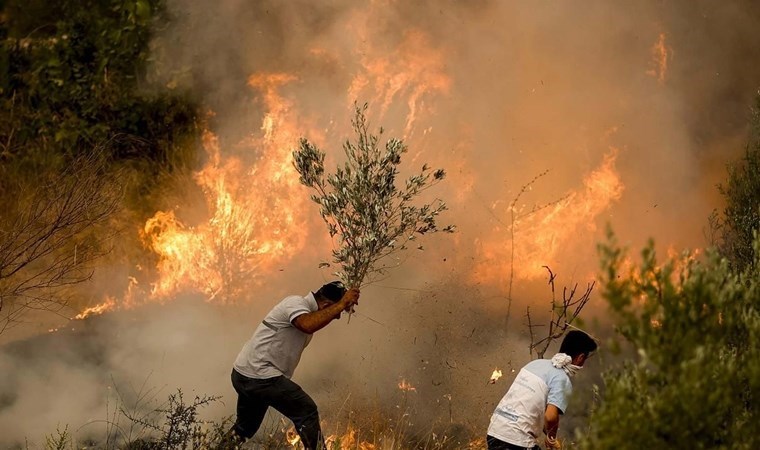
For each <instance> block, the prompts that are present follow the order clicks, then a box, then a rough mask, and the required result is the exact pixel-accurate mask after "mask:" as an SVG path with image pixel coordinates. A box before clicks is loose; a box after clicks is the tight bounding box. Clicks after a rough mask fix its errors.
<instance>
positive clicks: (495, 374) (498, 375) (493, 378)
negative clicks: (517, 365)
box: [489, 369, 502, 384]
mask: <svg viewBox="0 0 760 450" xmlns="http://www.w3.org/2000/svg"><path fill="white" fill-rule="evenodd" d="M501 376H502V373H501V370H499V369H494V370H493V373H492V374H491V380H490V381H489V383H491V384H495V383H496V382H497V381H499V378H501Z"/></svg>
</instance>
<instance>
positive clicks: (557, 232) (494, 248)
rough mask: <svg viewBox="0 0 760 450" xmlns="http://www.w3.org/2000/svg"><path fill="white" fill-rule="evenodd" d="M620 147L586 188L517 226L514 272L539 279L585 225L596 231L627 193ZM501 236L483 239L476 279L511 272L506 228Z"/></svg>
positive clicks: (499, 277) (587, 180)
mask: <svg viewBox="0 0 760 450" xmlns="http://www.w3.org/2000/svg"><path fill="white" fill-rule="evenodd" d="M616 157H617V150H616V149H612V150H611V151H610V152H609V153H608V154H607V155H605V157H604V160H603V161H602V164H601V165H600V166H599V167H598V168H597V169H596V170H594V171H592V172H591V173H589V174H588V175H587V176H586V177H585V178H584V180H583V189H580V190H576V191H572V192H569V193H568V194H567V195H566V196H565V197H563V199H562V200H561V201H559V202H557V203H556V204H554V205H552V206H550V207H548V208H545V209H543V210H540V211H538V212H536V213H535V214H532V215H528V216H527V217H525V219H522V220H518V221H517V222H516V223H515V224H514V227H515V228H516V229H517V233H516V235H517V238H516V239H515V242H514V275H515V277H516V278H521V279H536V278H539V277H541V276H543V275H544V273H545V272H543V271H542V270H543V269H542V266H543V265H546V264H549V265H551V264H552V262H553V261H554V260H555V258H556V257H557V255H558V253H559V251H560V250H561V248H562V246H563V245H565V244H566V243H567V242H568V241H569V240H570V239H571V238H572V237H573V236H576V235H578V233H579V232H581V230H583V229H584V228H585V229H586V230H590V231H593V230H594V229H595V219H596V218H597V216H599V215H600V214H601V213H602V212H604V211H605V210H606V209H607V208H609V206H610V205H611V204H612V202H614V201H615V200H617V199H619V198H620V196H621V195H622V193H623V183H622V181H621V180H620V176H619V174H618V172H617V170H616V168H615V159H616ZM500 234H501V235H502V236H500V237H499V238H498V240H497V239H491V240H484V241H483V246H482V247H483V250H482V251H483V253H484V256H485V258H484V260H485V262H484V263H481V264H479V265H478V266H476V268H475V271H474V274H473V278H475V281H479V282H502V281H503V280H504V279H505V277H506V276H507V275H508V274H509V273H510V263H509V262H510V254H509V249H510V248H511V247H510V245H509V244H508V243H506V244H505V243H504V241H503V239H504V236H503V235H504V234H507V233H506V232H505V231H504V230H500Z"/></svg>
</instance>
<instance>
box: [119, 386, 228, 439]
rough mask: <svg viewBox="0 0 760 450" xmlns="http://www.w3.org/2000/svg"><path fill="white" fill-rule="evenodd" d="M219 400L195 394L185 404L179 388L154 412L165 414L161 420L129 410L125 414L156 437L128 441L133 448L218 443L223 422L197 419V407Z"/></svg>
mask: <svg viewBox="0 0 760 450" xmlns="http://www.w3.org/2000/svg"><path fill="white" fill-rule="evenodd" d="M217 400H219V397H213V396H212V397H209V396H205V395H204V396H203V397H198V396H196V397H195V399H194V400H193V401H192V403H186V402H185V400H184V397H183V395H182V390H180V389H178V390H177V393H176V394H171V395H169V400H168V403H167V405H166V406H165V407H164V408H160V409H156V410H155V411H154V413H156V415H160V416H162V420H160V421H156V420H151V419H150V418H149V417H145V416H143V417H138V416H136V415H133V414H130V413H129V412H126V411H122V413H123V414H124V415H125V416H126V417H127V418H128V419H129V420H131V421H132V422H133V423H136V424H138V425H141V426H143V427H145V429H146V430H148V431H149V432H151V434H152V435H155V437H154V438H140V439H137V440H135V441H132V442H130V443H128V445H127V447H128V448H130V449H162V450H173V449H183V450H184V449H189V448H193V449H194V448H208V447H210V446H212V443H216V444H217V445H219V443H220V442H222V440H223V438H224V431H223V427H224V425H225V424H226V422H223V423H222V424H211V427H210V429H209V427H208V426H207V425H209V424H208V423H206V422H204V421H201V420H200V419H199V418H198V410H199V409H200V408H202V407H204V406H207V405H209V404H210V403H212V402H215V401H217Z"/></svg>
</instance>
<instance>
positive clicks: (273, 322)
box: [234, 292, 318, 379]
mask: <svg viewBox="0 0 760 450" xmlns="http://www.w3.org/2000/svg"><path fill="white" fill-rule="evenodd" d="M317 309H318V306H317V301H316V300H315V299H314V294H312V293H311V292H310V293H309V294H307V295H306V296H305V297H301V296H300V295H292V296H289V297H285V299H284V300H282V301H281V302H280V303H278V304H277V305H276V306H275V307H274V308H272V310H271V311H270V312H269V314H267V316H266V318H265V319H264V320H263V321H262V322H261V323H260V324H259V326H258V328H256V331H255V332H254V333H253V337H251V339H250V340H249V341H248V342H246V344H245V345H244V346H243V349H242V350H241V351H240V353H239V354H238V356H237V358H236V359H235V364H234V367H235V370H236V371H237V372H238V373H240V374H241V375H245V376H247V377H249V378H259V379H262V378H272V377H278V376H280V375H285V376H286V377H287V378H290V377H292V376H293V371H294V370H295V369H296V366H297V365H298V361H300V360H301V353H303V349H304V348H306V346H307V345H308V344H309V341H310V340H311V335H310V334H308V333H304V332H303V331H301V330H299V329H298V328H296V327H294V326H293V323H292V322H293V319H295V318H296V317H298V316H300V315H302V314H306V313H310V312H314V311H316V310H317Z"/></svg>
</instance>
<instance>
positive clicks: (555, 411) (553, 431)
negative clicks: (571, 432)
mask: <svg viewBox="0 0 760 450" xmlns="http://www.w3.org/2000/svg"><path fill="white" fill-rule="evenodd" d="M559 414H560V413H559V408H557V407H556V406H554V405H552V404H551V403H550V404H548V405H546V412H545V413H544V433H545V434H546V436H548V437H550V438H552V439H554V438H556V437H557V429H558V428H559Z"/></svg>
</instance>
